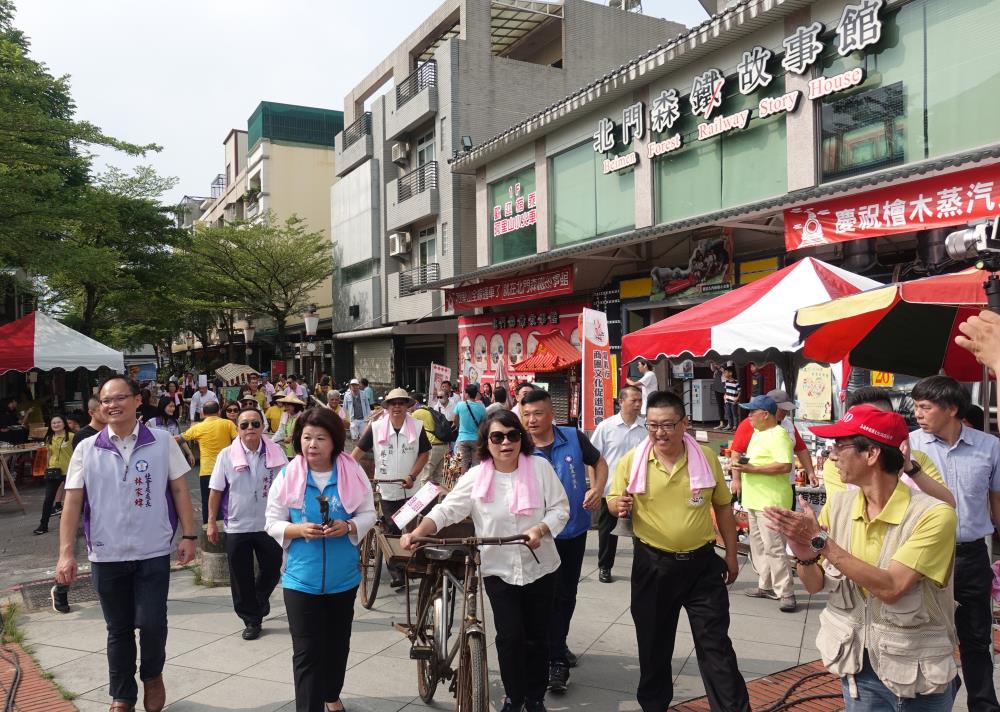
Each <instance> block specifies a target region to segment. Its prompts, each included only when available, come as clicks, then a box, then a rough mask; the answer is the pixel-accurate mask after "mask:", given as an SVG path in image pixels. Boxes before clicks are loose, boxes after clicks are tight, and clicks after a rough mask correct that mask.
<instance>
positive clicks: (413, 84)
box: [396, 59, 437, 109]
mask: <svg viewBox="0 0 1000 712" xmlns="http://www.w3.org/2000/svg"><path fill="white" fill-rule="evenodd" d="M435 84H437V62H436V61H435V60H433V59H429V60H427V61H426V62H424V63H423V64H421V65H420V66H419V67H417V69H416V71H415V72H413V73H412V74H411V75H410V76H408V77H407V78H406V79H404V80H403V81H401V82H400V83H399V84H398V85H397V86H396V108H397V109H398V108H399V107H401V106H403V104H405V103H406V102H408V101H409V100H410V99H412V98H413V97H415V96H416V95H417V94H419V93H420V92H422V91H423V90H424V89H426V88H427V87H432V86H434V85H435Z"/></svg>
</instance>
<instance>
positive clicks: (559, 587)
mask: <svg viewBox="0 0 1000 712" xmlns="http://www.w3.org/2000/svg"><path fill="white" fill-rule="evenodd" d="M556 551H558V552H559V558H560V560H561V561H562V563H561V564H559V568H558V569H556V572H555V574H554V576H555V578H556V582H555V597H554V598H555V607H554V608H553V609H552V624H551V626H550V627H549V657H550V658H551V659H552V661H553V662H561V663H564V662H566V653H567V652H569V649H568V648H567V647H566V636H568V635H569V624H570V621H572V620H573V611H574V610H576V589H577V588H578V587H579V585H580V570H581V569H582V568H583V555H584V553H586V551H587V532H584V533H583V534H581V535H580V536H575V537H573V538H572V539H556Z"/></svg>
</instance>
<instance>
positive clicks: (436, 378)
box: [428, 363, 451, 393]
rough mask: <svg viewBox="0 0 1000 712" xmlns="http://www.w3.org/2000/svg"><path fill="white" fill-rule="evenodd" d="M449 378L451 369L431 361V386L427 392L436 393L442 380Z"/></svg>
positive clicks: (448, 379)
mask: <svg viewBox="0 0 1000 712" xmlns="http://www.w3.org/2000/svg"><path fill="white" fill-rule="evenodd" d="M450 380H451V369H450V368H448V367H447V366H442V365H441V364H439V363H431V388H430V391H428V392H429V393H437V392H438V390H439V389H440V388H441V384H442V383H443V382H444V381H450Z"/></svg>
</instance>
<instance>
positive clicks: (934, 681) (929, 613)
mask: <svg viewBox="0 0 1000 712" xmlns="http://www.w3.org/2000/svg"><path fill="white" fill-rule="evenodd" d="M856 494H858V493H857V492H854V491H848V492H840V493H838V494H836V495H835V496H834V497H833V499H832V500H830V503H829V507H830V535H831V538H832V539H833V540H834V541H836V542H837V543H838V544H839V545H840V546H842V547H843V548H844V549H847V550H848V551H850V550H851V532H852V530H853V526H852V520H851V513H852V509H853V503H854V497H855V495H856ZM941 504H942V503H941V502H940V501H938V500H937V499H934V498H933V497H930V496H929V495H926V494H923V493H922V492H916V491H913V492H911V494H910V506H909V507H908V508H907V510H906V513H905V514H904V515H903V520H902V521H901V522H900V523H899V524H898V525H894V526H889V527H888V528H887V531H886V535H885V541H884V542H883V543H882V551H881V553H880V554H879V560H878V566H879V568H882V569H887V568H888V567H889V562H890V561H891V560H892V556H893V554H894V553H895V552H896V550H897V549H898V548H899V546H900V544H901V543H902V542H904V541H906V539H907V538H909V536H910V535H911V534H912V532H913V529H914V527H915V526H916V525H917V522H918V521H919V520H920V517H921V516H922V515H923V514H924V513H925V512H927V510H929V509H930V508H931V507H934V506H936V505H941ZM824 571H825V574H826V581H825V583H824V590H826V591H828V592H829V594H830V595H829V600H828V602H827V606H826V608H825V609H824V610H823V611H822V612H821V613H820V616H819V618H820V624H821V625H820V630H819V634H818V635H817V636H816V647H817V648H818V649H819V652H820V655H821V656H822V658H823V664H824V665H825V666H826V668H827V670H829V671H830V672H832V673H833V674H834V675H839V676H841V677H845V676H850V677H853V675H855V674H856V673H858V672H860V671H861V667H862V663H863V659H864V654H865V652H867V653H868V658H869V660H870V661H871V665H872V668H873V669H874V671H875V674H876V675H878V677H879V679H880V680H881V681H882V682H883V683H884V684H885V686H886V687H887V688H889V690H891V691H892V692H893V693H894V694H895V695H897V696H899V697H907V698H912V697H915V696H917V695H929V694H934V693H939V692H943V691H945V690H946V689H947V688H948V686H949V684H950V683H951V681H952V680H953V679H954V678H955V675H956V674H957V667H956V665H955V655H954V653H955V646H956V644H957V640H956V636H955V623H954V620H955V600H954V596H953V594H952V581H951V579H949V581H948V585H947V586H945V587H944V588H938V586H937V585H936V584H934V582H933V581H930V580H928V579H926V578H923V579H921V580H920V582H919V583H917V584H916V585H915V586H914V587H913V588H912V589H910V591H908V592H907V593H906V594H904V595H903V597H902V598H900V599H899V600H898V601H896V602H895V603H885V602H883V601H882V600H880V599H879V598H876V597H875V596H871V595H869V596H868V597H867V598H866V597H865V596H864V595H862V593H861V589H860V587H859V586H858V585H857V584H856V583H854V582H853V581H851V580H850V579H848V578H846V577H845V576H844V575H843V574H841V573H840V572H839V571H838V570H837V569H836V568H835V567H834V566H833V565H832V564H830V563H829V562H825V563H824ZM851 683H852V684H851V688H852V689H854V686H853V679H852V680H851Z"/></svg>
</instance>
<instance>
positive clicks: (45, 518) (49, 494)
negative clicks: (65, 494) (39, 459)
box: [38, 477, 66, 529]
mask: <svg viewBox="0 0 1000 712" xmlns="http://www.w3.org/2000/svg"><path fill="white" fill-rule="evenodd" d="M65 481H66V478H65V477H59V478H52V479H49V478H48V477H46V478H45V499H44V500H42V519H41V521H40V522H38V528H39V529H48V528H49V518H50V517H51V516H52V506H53V505H54V504H55V501H56V492H58V491H59V487H60V486H61V485H62V483H63V482H65Z"/></svg>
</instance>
